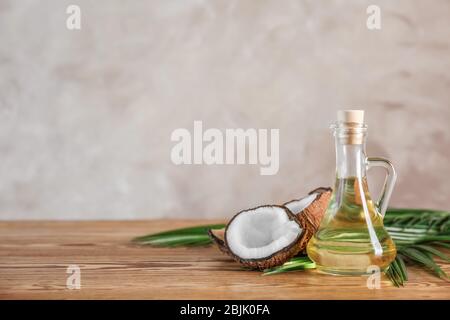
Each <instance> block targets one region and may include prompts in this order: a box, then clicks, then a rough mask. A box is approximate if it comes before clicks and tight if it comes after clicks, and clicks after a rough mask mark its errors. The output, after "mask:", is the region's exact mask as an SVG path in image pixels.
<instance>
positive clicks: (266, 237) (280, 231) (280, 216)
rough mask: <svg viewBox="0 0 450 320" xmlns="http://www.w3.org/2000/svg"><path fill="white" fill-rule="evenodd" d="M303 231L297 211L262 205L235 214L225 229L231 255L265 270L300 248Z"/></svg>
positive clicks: (244, 262) (247, 264) (281, 261)
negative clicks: (299, 243) (293, 212)
mask: <svg viewBox="0 0 450 320" xmlns="http://www.w3.org/2000/svg"><path fill="white" fill-rule="evenodd" d="M302 233H303V231H302V229H301V228H300V225H299V222H298V221H297V218H296V216H295V215H294V214H292V213H291V212H290V211H289V210H287V209H286V208H285V207H282V206H261V207H257V208H254V209H248V210H244V211H241V212H239V213H238V214H236V215H235V216H234V217H233V218H232V219H231V221H230V222H229V223H228V225H227V227H226V229H225V237H224V238H225V239H224V240H225V245H226V247H227V249H228V251H229V254H230V255H231V256H232V257H233V258H234V259H235V260H236V261H238V262H240V263H241V264H243V265H245V266H247V267H251V268H256V269H266V268H271V267H273V266H276V265H279V264H282V263H284V261H287V260H288V259H289V258H290V257H292V256H294V255H295V254H297V253H298V251H299V250H300V249H299V248H298V240H299V239H300V237H301V235H302Z"/></svg>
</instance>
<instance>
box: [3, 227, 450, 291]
mask: <svg viewBox="0 0 450 320" xmlns="http://www.w3.org/2000/svg"><path fill="white" fill-rule="evenodd" d="M216 222H217V221H204V220H203V221H192V220H190V221H180V220H154V221H114V222H113V221H101V222H100V221H96V222H30V221H28V222H0V268H1V270H0V298H2V299H349V298H350V299H450V286H449V282H446V281H444V280H441V279H438V278H436V277H435V276H433V275H431V274H429V273H428V272H426V271H424V270H421V269H417V268H413V267H411V268H410V269H409V270H410V281H409V282H408V284H407V286H406V287H404V288H396V287H393V286H392V285H391V283H390V282H389V281H388V280H387V279H386V278H382V281H381V289H378V290H377V289H372V290H370V289H368V288H367V285H366V281H367V278H365V277H337V276H328V275H322V274H319V273H317V272H316V271H314V270H311V271H299V272H292V273H286V274H279V275H273V276H261V273H259V272H256V271H244V270H242V269H241V268H240V267H239V266H238V265H237V264H236V263H234V262H233V261H231V260H230V259H229V258H228V257H226V256H224V255H223V254H221V253H220V252H219V251H218V249H217V248H215V247H203V248H177V249H166V248H150V247H139V246H137V245H134V244H131V243H130V239H131V238H133V237H135V236H139V235H144V234H147V233H151V232H156V231H162V230H166V229H171V228H177V227H185V226H191V225H198V224H207V223H216ZM69 265H77V266H79V268H80V272H81V277H80V279H81V288H80V289H79V290H76V289H73V290H70V289H68V288H67V286H66V281H67V277H68V276H70V274H68V273H66V272H67V267H68V266H69ZM443 268H444V270H445V271H446V272H450V265H449V264H446V265H443Z"/></svg>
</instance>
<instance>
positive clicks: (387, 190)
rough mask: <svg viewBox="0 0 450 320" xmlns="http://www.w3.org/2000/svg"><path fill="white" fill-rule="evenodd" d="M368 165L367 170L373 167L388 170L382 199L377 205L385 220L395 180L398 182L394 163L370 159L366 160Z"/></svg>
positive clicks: (380, 159)
mask: <svg viewBox="0 0 450 320" xmlns="http://www.w3.org/2000/svg"><path fill="white" fill-rule="evenodd" d="M366 163H367V169H370V168H373V167H382V168H384V169H386V179H385V180H384V184H383V189H382V191H381V195H380V199H378V201H377V203H376V205H377V207H378V210H379V211H380V213H381V216H382V217H383V218H384V215H385V214H386V210H387V207H388V204H389V199H390V198H391V195H392V191H393V190H394V185H395V180H397V173H396V172H395V169H394V166H393V165H392V163H391V162H390V161H389V160H386V159H384V158H376V157H373V158H372V157H370V158H367V159H366Z"/></svg>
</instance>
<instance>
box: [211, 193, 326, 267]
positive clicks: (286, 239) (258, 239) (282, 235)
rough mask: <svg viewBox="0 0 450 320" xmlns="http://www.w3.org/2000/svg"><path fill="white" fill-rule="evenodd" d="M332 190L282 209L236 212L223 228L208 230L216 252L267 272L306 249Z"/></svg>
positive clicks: (296, 201)
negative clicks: (215, 246) (218, 251)
mask: <svg viewBox="0 0 450 320" xmlns="http://www.w3.org/2000/svg"><path fill="white" fill-rule="evenodd" d="M330 195H331V189H329V188H318V189H315V190H313V191H311V192H310V193H309V194H308V196H306V197H305V198H302V199H298V200H292V201H289V202H287V203H285V204H284V205H283V206H276V205H270V206H260V207H257V208H253V209H248V210H243V211H241V212H239V213H237V214H236V215H235V216H234V217H233V218H232V219H231V220H230V222H229V223H228V224H227V227H226V228H225V229H219V230H209V232H208V233H209V235H210V237H211V239H212V240H213V241H214V242H215V243H216V244H217V245H218V247H219V249H220V250H221V251H222V252H224V253H226V254H228V255H230V256H231V257H232V258H233V259H235V260H236V261H237V262H239V263H240V264H242V265H244V266H246V267H250V268H254V269H260V270H262V269H267V268H271V267H274V266H278V265H281V264H283V263H284V262H286V261H288V260H289V259H290V258H292V257H293V256H295V255H296V254H298V253H299V252H300V251H302V250H304V249H305V248H306V245H307V243H308V241H309V239H310V238H311V237H312V235H313V234H314V233H315V232H316V231H317V228H318V227H319V224H320V220H321V219H322V217H323V213H324V211H325V209H326V207H327V205H328V201H329V198H330Z"/></svg>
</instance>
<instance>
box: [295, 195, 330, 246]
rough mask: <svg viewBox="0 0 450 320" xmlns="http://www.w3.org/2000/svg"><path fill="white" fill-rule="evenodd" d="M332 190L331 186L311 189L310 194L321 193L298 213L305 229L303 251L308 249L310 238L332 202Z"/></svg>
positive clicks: (302, 243)
mask: <svg viewBox="0 0 450 320" xmlns="http://www.w3.org/2000/svg"><path fill="white" fill-rule="evenodd" d="M331 192H332V189H331V188H318V189H315V190H313V191H311V192H310V193H309V194H312V193H319V194H318V196H317V198H316V199H315V200H314V201H313V202H312V203H311V204H310V205H309V206H307V207H306V208H305V209H303V210H302V211H301V212H299V213H298V214H297V218H298V220H299V222H300V226H301V227H302V229H303V234H302V239H301V240H300V242H301V249H300V250H301V251H303V250H305V249H306V245H307V244H308V242H309V240H310V239H311V238H312V236H313V235H314V234H315V233H316V232H317V230H318V229H319V226H320V222H321V221H322V218H323V216H324V215H325V211H326V210H327V207H328V203H329V202H330V198H331Z"/></svg>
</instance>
